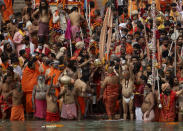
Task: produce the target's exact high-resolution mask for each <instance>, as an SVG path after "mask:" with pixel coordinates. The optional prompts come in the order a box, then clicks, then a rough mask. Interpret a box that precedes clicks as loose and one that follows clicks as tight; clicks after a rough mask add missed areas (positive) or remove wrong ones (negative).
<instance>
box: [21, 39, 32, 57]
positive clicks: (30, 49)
mask: <svg viewBox="0 0 183 131" xmlns="http://www.w3.org/2000/svg"><path fill="white" fill-rule="evenodd" d="M25 48H26V46H25V44H24V45H23V47H22V49H24V50H25ZM30 54H31V55H33V54H34V44H33V43H32V42H30Z"/></svg>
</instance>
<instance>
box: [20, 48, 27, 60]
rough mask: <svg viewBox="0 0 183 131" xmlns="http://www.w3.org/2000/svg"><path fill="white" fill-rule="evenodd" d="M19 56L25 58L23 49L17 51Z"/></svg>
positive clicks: (25, 54)
mask: <svg viewBox="0 0 183 131" xmlns="http://www.w3.org/2000/svg"><path fill="white" fill-rule="evenodd" d="M19 55H20V56H22V57H23V58H26V56H27V53H26V51H25V50H24V49H22V50H20V51H19Z"/></svg>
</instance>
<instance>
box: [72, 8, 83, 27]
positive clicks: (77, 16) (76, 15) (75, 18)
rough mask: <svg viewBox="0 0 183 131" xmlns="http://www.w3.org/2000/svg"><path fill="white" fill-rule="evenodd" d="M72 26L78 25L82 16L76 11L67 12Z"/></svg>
mask: <svg viewBox="0 0 183 131" xmlns="http://www.w3.org/2000/svg"><path fill="white" fill-rule="evenodd" d="M69 18H70V20H71V24H72V26H78V27H80V22H81V18H83V17H82V16H81V15H80V14H79V13H78V12H76V11H74V12H72V13H71V14H69Z"/></svg>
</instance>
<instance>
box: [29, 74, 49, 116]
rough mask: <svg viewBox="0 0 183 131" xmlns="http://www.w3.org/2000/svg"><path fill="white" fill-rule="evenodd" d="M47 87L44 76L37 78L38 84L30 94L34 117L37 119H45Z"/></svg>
mask: <svg viewBox="0 0 183 131" xmlns="http://www.w3.org/2000/svg"><path fill="white" fill-rule="evenodd" d="M48 88H49V86H48V85H46V84H45V76H44V75H40V76H38V84H37V85H36V86H35V87H34V89H33V92H32V105H33V109H34V111H35V112H34V117H36V118H39V119H45V118H46V92H47V90H48Z"/></svg>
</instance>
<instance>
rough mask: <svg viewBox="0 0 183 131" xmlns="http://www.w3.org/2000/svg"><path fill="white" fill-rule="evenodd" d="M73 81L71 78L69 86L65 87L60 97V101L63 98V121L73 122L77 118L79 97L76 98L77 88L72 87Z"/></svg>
mask: <svg viewBox="0 0 183 131" xmlns="http://www.w3.org/2000/svg"><path fill="white" fill-rule="evenodd" d="M71 81H72V79H71V78H70V82H69V83H68V85H66V86H64V87H63V88H62V90H61V92H60V94H59V96H58V99H60V98H61V97H63V104H62V112H61V117H62V118H63V119H67V120H72V119H75V118H77V108H76V103H78V102H77V96H76V88H74V86H72V85H71Z"/></svg>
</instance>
